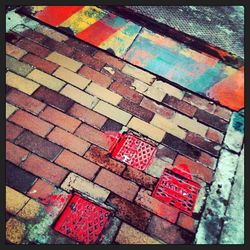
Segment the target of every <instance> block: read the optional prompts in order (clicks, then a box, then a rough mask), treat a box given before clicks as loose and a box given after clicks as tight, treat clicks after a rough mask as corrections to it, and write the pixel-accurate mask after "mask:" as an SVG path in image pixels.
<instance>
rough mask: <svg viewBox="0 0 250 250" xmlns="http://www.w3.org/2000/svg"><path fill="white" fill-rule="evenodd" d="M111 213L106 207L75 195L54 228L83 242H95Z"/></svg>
mask: <svg viewBox="0 0 250 250" xmlns="http://www.w3.org/2000/svg"><path fill="white" fill-rule="evenodd" d="M109 214H110V212H109V211H107V210H106V209H104V208H102V207H100V206H97V205H95V204H93V203H92V202H90V201H87V200H85V199H83V198H81V197H80V196H79V195H74V196H73V198H72V199H71V201H70V202H69V204H68V205H67V207H66V208H65V210H64V211H63V213H62V214H61V216H60V217H59V219H58V221H57V222H56V225H55V227H54V229H55V230H56V231H57V232H60V233H62V234H64V235H66V236H68V237H70V238H72V239H74V240H76V241H79V242H81V243H84V244H91V243H95V242H96V240H97V239H98V237H99V235H100V233H101V232H102V230H103V228H104V226H105V224H106V223H107V221H108V216H109Z"/></svg>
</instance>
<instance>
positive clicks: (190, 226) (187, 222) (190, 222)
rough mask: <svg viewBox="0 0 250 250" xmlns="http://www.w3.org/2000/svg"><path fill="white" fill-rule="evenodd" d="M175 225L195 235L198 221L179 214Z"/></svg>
mask: <svg viewBox="0 0 250 250" xmlns="http://www.w3.org/2000/svg"><path fill="white" fill-rule="evenodd" d="M177 225H178V226H180V227H183V228H184V229H187V230H188V231H190V232H192V233H195V231H196V227H197V225H198V221H196V220H194V219H193V218H192V217H190V216H188V215H186V214H184V213H180V214H179V218H178V221H177Z"/></svg>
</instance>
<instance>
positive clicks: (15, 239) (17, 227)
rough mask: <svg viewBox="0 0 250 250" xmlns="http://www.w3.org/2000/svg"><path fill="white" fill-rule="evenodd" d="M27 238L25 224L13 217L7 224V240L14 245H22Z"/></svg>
mask: <svg viewBox="0 0 250 250" xmlns="http://www.w3.org/2000/svg"><path fill="white" fill-rule="evenodd" d="M24 236H25V224H24V223H23V222H21V221H19V220H17V219H16V218H14V217H12V218H10V219H9V220H8V221H7V222H6V240H8V241H9V242H10V243H13V244H21V242H22V240H23V238H24Z"/></svg>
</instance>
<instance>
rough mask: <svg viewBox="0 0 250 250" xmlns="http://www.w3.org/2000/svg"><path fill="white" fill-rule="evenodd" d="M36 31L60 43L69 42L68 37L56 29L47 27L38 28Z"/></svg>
mask: <svg viewBox="0 0 250 250" xmlns="http://www.w3.org/2000/svg"><path fill="white" fill-rule="evenodd" d="M36 31H37V32H39V33H42V34H43V35H46V36H48V37H50V38H52V39H54V40H56V41H58V42H63V41H67V40H68V37H67V36H66V35H64V34H62V33H59V32H57V31H55V30H54V29H51V28H48V27H46V26H37V27H36Z"/></svg>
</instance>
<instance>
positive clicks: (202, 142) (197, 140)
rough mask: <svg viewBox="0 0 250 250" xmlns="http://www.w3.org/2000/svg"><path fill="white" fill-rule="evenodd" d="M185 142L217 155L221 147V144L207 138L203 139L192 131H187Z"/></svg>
mask: <svg viewBox="0 0 250 250" xmlns="http://www.w3.org/2000/svg"><path fill="white" fill-rule="evenodd" d="M185 141H186V142H188V143H190V144H192V145H195V146H196V147H198V148H200V149H202V150H204V151H206V152H208V153H210V154H212V155H214V156H219V151H220V149H221V146H220V145H219V144H218V143H216V142H213V141H209V140H207V139H204V138H203V137H201V136H199V135H196V134H194V133H191V132H189V133H188V134H187V137H186V139H185Z"/></svg>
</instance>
